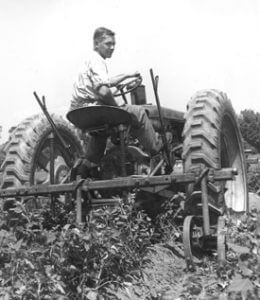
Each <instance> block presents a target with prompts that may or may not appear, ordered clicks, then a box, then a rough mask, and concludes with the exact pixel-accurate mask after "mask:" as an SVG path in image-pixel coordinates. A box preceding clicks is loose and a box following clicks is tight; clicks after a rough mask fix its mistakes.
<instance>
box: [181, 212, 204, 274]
mask: <svg viewBox="0 0 260 300" xmlns="http://www.w3.org/2000/svg"><path fill="white" fill-rule="evenodd" d="M201 238H202V231H201V228H200V227H198V226H197V225H196V217H195V216H187V217H186V218H185V219H184V223H183V247H184V255H185V260H186V263H187V267H188V269H189V270H192V269H194V267H195V262H198V261H199V259H200V257H201V253H202V244H201Z"/></svg>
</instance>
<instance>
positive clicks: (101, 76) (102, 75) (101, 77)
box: [87, 55, 110, 88]
mask: <svg viewBox="0 0 260 300" xmlns="http://www.w3.org/2000/svg"><path fill="white" fill-rule="evenodd" d="M88 63H89V65H88V67H87V69H88V70H89V72H90V74H88V75H89V78H90V79H91V81H92V84H93V87H94V88H97V87H99V86H100V85H110V80H109V75H108V70H107V65H106V63H105V60H104V59H103V58H102V57H101V56H99V55H94V56H93V57H92V58H91V59H90V60H89V62H88Z"/></svg>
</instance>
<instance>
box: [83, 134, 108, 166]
mask: <svg viewBox="0 0 260 300" xmlns="http://www.w3.org/2000/svg"><path fill="white" fill-rule="evenodd" d="M106 143H107V136H105V135H98V134H97V135H90V136H89V141H88V143H87V149H86V158H87V159H88V160H89V161H90V162H92V163H95V164H98V163H99V162H100V160H101V158H102V157H103V156H104V152H105V149H106Z"/></svg>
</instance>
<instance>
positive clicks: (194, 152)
mask: <svg viewBox="0 0 260 300" xmlns="http://www.w3.org/2000/svg"><path fill="white" fill-rule="evenodd" d="M150 74H151V80H152V85H153V89H154V95H155V100H156V105H151V104H147V101H146V96H145V87H144V86H143V85H142V82H141V81H140V80H138V81H134V82H133V81H131V82H126V83H123V84H120V85H119V86H118V87H117V90H116V91H115V92H114V96H115V97H117V96H122V98H123V99H124V101H127V98H126V94H127V93H130V96H131V102H132V103H133V104H137V105H142V106H143V107H144V109H145V110H146V112H147V114H148V116H149V118H150V120H151V122H152V124H153V127H154V129H155V131H156V132H157V133H158V134H159V135H160V136H161V138H162V140H163V142H164V151H163V153H162V154H160V155H158V156H157V157H156V158H155V159H154V158H152V159H151V158H150V157H149V156H148V155H146V153H144V151H143V149H142V147H141V146H140V144H139V142H138V139H136V138H134V137H132V136H131V135H130V133H129V132H130V129H131V118H130V115H129V114H128V113H127V112H126V111H124V110H122V109H121V108H120V107H113V106H104V105H102V106H100V105H96V106H86V107H82V108H78V109H75V110H72V111H70V112H69V113H68V114H67V119H68V120H69V122H68V121H65V120H64V119H63V118H61V117H58V116H56V115H50V114H49V113H48V111H47V108H46V103H45V98H44V97H42V100H41V99H40V98H39V97H38V95H37V94H36V93H35V92H34V95H35V97H36V99H37V101H38V103H39V105H40V106H41V108H42V110H43V112H44V114H38V115H35V116H32V117H30V118H27V119H26V120H25V121H23V122H22V123H21V124H19V125H18V126H17V127H16V128H15V129H14V130H13V132H12V133H11V136H10V138H9V141H8V143H7V144H6V146H5V149H4V150H5V152H6V158H5V160H4V162H3V164H2V166H1V172H2V178H3V179H2V186H1V190H0V198H2V199H5V200H4V201H6V202H8V199H12V198H14V197H20V198H21V197H24V198H26V197H27V198H28V199H31V198H32V197H36V198H37V197H39V196H46V195H50V197H51V199H52V201H55V199H56V198H57V196H58V195H64V194H65V195H67V194H71V195H72V198H73V199H74V200H72V201H74V203H75V209H76V218H77V222H78V223H81V222H84V218H85V213H84V212H85V209H84V208H86V207H87V208H88V209H89V208H91V207H95V206H98V205H116V202H117V199H118V198H123V197H124V195H125V194H126V193H127V192H129V191H134V192H135V199H136V203H137V204H138V205H139V206H140V207H141V208H142V209H146V210H147V211H148V213H150V214H151V215H152V216H153V215H156V213H158V211H159V210H160V205H161V204H162V203H163V202H164V201H166V200H167V199H171V198H172V197H173V196H174V195H176V193H178V192H182V193H183V194H184V195H185V204H184V207H182V209H180V208H176V210H178V209H179V211H181V214H180V216H181V223H182V228H183V229H182V230H183V237H182V239H183V244H184V253H185V257H186V261H187V264H193V257H194V255H195V252H196V251H197V249H205V248H214V249H216V250H217V252H218V260H219V262H220V263H223V262H224V261H225V249H226V245H225V218H224V217H223V215H224V214H225V213H226V212H227V211H236V212H242V211H247V209H248V189H247V179H246V160H245V155H244V150H243V143H242V138H241V133H240V130H239V126H238V122H237V118H236V114H235V112H234V110H233V108H232V104H231V102H230V100H229V99H228V98H227V96H226V94H225V93H223V92H221V91H218V90H202V91H199V92H197V93H196V94H195V95H194V96H193V97H192V98H191V100H190V101H189V103H188V105H187V111H186V112H185V113H183V112H179V111H176V110H173V109H171V108H165V107H161V105H160V100H159V96H158V79H159V77H158V76H155V77H154V75H153V71H152V69H151V70H150ZM102 134H103V135H104V134H105V135H106V136H107V148H106V151H105V154H104V157H103V158H102V159H101V161H100V163H99V164H97V165H92V164H91V165H90V164H86V163H85V159H84V152H85V148H86V145H87V143H88V138H89V136H90V135H102ZM175 215H177V214H175ZM198 229H199V230H198ZM195 232H196V234H195ZM198 232H199V234H198Z"/></svg>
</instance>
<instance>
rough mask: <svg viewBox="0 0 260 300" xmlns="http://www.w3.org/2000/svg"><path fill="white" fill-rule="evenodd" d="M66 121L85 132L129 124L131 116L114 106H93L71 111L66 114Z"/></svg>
mask: <svg viewBox="0 0 260 300" xmlns="http://www.w3.org/2000/svg"><path fill="white" fill-rule="evenodd" d="M67 119H68V120H69V121H70V122H71V123H72V124H73V125H75V126H76V127H77V128H80V129H82V130H84V131H87V132H92V131H96V130H101V129H106V128H109V127H116V126H119V125H121V124H122V125H126V126H128V125H129V124H131V115H130V114H129V113H128V112H127V111H125V110H123V109H121V108H119V107H115V106H107V105H95V106H86V107H81V108H77V109H74V110H71V111H69V112H68V113H67Z"/></svg>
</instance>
